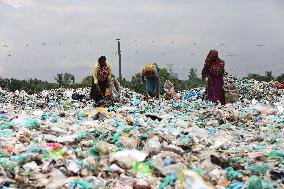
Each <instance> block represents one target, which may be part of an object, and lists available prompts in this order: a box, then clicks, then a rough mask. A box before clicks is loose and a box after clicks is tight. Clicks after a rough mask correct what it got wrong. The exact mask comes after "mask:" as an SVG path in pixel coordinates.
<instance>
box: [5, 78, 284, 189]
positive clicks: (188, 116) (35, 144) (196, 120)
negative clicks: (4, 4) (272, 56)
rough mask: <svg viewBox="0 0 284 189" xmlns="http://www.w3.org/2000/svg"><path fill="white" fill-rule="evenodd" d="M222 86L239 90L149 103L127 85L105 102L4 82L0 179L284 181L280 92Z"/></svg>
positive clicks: (231, 185) (65, 183)
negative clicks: (215, 98) (223, 98)
mask: <svg viewBox="0 0 284 189" xmlns="http://www.w3.org/2000/svg"><path fill="white" fill-rule="evenodd" d="M225 87H226V89H227V90H228V91H230V92H232V91H233V92H232V93H235V94H237V98H235V97H234V98H231V101H232V102H233V103H228V104H226V105H225V106H221V105H219V104H214V103H211V102H209V101H207V100H206V99H205V96H206V90H205V89H204V88H196V89H189V90H187V91H182V92H181V93H180V94H181V98H172V99H169V100H165V99H160V100H152V101H144V100H143V99H144V98H143V95H140V94H137V93H135V92H133V91H130V90H129V89H124V88H122V89H121V91H120V95H119V96H120V102H113V103H112V105H111V106H109V107H96V104H95V103H94V102H93V101H91V100H89V99H88V97H87V96H88V93H89V89H78V90H67V89H56V90H50V91H43V92H41V93H38V94H33V95H28V94H27V93H25V92H24V91H16V92H7V91H5V90H2V89H1V90H0V97H1V106H0V107H1V108H0V186H2V187H3V188H10V189H12V188H50V189H53V188H68V189H77V188H84V189H89V188H116V189H118V188H134V189H138V188H142V189H144V188H145V189H150V188H161V189H163V188H191V189H198V188H203V189H211V188H218V189H225V188H228V189H237V188H249V189H258V188H259V189H260V188H269V189H272V188H275V189H276V188H283V187H284V92H283V89H281V88H280V87H279V86H278V87H276V86H275V84H274V83H273V82H269V83H266V82H257V81H254V80H238V79H236V78H234V77H228V78H226V80H225ZM74 94H76V95H74Z"/></svg>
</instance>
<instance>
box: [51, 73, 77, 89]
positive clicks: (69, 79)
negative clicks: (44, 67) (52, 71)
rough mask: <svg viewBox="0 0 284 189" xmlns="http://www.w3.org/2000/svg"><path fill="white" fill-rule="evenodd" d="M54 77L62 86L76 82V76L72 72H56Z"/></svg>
mask: <svg viewBox="0 0 284 189" xmlns="http://www.w3.org/2000/svg"><path fill="white" fill-rule="evenodd" d="M54 79H55V81H56V82H57V83H58V85H60V86H70V85H71V84H74V83H75V76H74V75H72V74H70V73H60V74H56V77H54Z"/></svg>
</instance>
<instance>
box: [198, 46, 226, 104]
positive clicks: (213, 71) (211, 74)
mask: <svg viewBox="0 0 284 189" xmlns="http://www.w3.org/2000/svg"><path fill="white" fill-rule="evenodd" d="M224 74H225V62H224V61H223V60H221V59H220V58H219V57H218V51H217V50H215V49H214V50H210V52H209V54H208V56H207V58H206V60H205V64H204V68H203V70H202V79H205V78H208V85H207V99H208V100H210V101H212V102H221V104H225V92H224V89H223V86H224V79H223V76H224Z"/></svg>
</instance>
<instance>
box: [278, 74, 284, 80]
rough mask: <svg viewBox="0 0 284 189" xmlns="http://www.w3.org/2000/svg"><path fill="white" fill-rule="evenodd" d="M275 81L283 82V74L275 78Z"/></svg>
mask: <svg viewBox="0 0 284 189" xmlns="http://www.w3.org/2000/svg"><path fill="white" fill-rule="evenodd" d="M277 81H279V82H284V74H281V75H279V76H278V77H277Z"/></svg>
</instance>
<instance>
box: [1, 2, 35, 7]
mask: <svg viewBox="0 0 284 189" xmlns="http://www.w3.org/2000/svg"><path fill="white" fill-rule="evenodd" d="M1 2H2V3H5V4H7V5H9V6H12V7H14V8H20V7H24V6H33V5H35V1H34V0H1Z"/></svg>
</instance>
